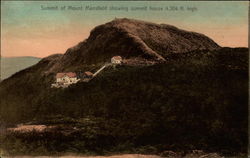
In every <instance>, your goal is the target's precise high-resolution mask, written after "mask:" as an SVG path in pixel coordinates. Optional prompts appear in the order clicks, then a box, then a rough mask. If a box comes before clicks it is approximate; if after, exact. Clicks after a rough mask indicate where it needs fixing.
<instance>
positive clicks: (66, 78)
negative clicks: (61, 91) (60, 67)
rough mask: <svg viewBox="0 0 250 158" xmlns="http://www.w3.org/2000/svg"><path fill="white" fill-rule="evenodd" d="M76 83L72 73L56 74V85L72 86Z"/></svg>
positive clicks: (75, 77) (74, 75)
mask: <svg viewBox="0 0 250 158" xmlns="http://www.w3.org/2000/svg"><path fill="white" fill-rule="evenodd" d="M77 81H78V79H77V75H76V73H74V72H67V73H62V72H61V73H57V74H56V83H58V84H73V83H76V82H77Z"/></svg>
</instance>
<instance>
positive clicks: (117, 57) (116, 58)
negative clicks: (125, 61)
mask: <svg viewBox="0 0 250 158" xmlns="http://www.w3.org/2000/svg"><path fill="white" fill-rule="evenodd" d="M112 59H115V60H122V57H121V56H113V57H112Z"/></svg>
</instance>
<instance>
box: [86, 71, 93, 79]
mask: <svg viewBox="0 0 250 158" xmlns="http://www.w3.org/2000/svg"><path fill="white" fill-rule="evenodd" d="M93 75H94V74H93V73H92V72H90V71H86V72H84V78H92V77H93Z"/></svg>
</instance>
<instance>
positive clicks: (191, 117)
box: [0, 48, 248, 154]
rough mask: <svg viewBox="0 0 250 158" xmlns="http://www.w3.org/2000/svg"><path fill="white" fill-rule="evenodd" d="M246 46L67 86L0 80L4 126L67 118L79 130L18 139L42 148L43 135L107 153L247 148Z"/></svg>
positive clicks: (62, 146) (50, 145) (53, 145)
mask: <svg viewBox="0 0 250 158" xmlns="http://www.w3.org/2000/svg"><path fill="white" fill-rule="evenodd" d="M247 51H248V50H247V49H225V48H224V49H222V50H220V51H217V52H200V53H199V54H197V53H189V54H186V55H184V54H183V55H182V54H177V55H175V56H169V62H168V63H165V64H160V65H154V66H150V67H128V66H121V67H118V68H117V69H107V70H106V71H105V72H104V73H102V74H101V75H99V76H98V77H97V78H95V79H94V80H92V81H91V82H89V83H78V84H76V85H73V86H72V87H70V88H68V89H64V90H59V89H54V90H52V89H49V88H48V89H46V86H44V85H42V82H45V83H46V82H48V81H44V80H43V79H41V81H39V78H37V79H38V81H36V82H34V84H31V85H26V84H27V80H29V77H26V79H25V82H21V83H18V84H17V86H18V87H19V89H17V90H12V89H10V90H9V91H10V93H8V94H6V93H3V91H1V90H3V89H4V87H5V86H6V85H7V84H5V85H2V87H1V89H0V96H1V97H3V98H5V99H4V100H1V104H0V105H1V110H2V112H1V115H0V116H2V121H3V122H5V123H6V122H13V123H15V122H16V123H17V122H22V121H31V120H33V121H34V120H35V122H38V123H48V124H51V123H54V124H55V123H56V124H58V123H60V124H61V123H62V124H66V123H67V122H68V123H69V124H68V125H67V126H66V127H71V126H77V127H79V128H80V129H81V130H80V131H76V132H75V133H74V132H73V133H71V134H69V135H67V136H65V135H64V134H63V132H61V133H60V132H59V133H58V132H56V131H55V134H52V135H51V134H48V133H47V134H46V133H45V134H44V135H42V136H41V135H40V136H37V135H35V134H34V137H32V136H30V135H27V136H28V137H29V138H30V139H28V137H27V136H19V139H20V141H22V140H25V143H26V145H27V144H30V143H33V145H32V146H33V147H39V144H37V142H39V140H43V141H42V142H43V143H44V144H43V143H42V144H43V145H44V148H46V150H49V151H51V150H52V151H65V150H70V151H74V152H86V151H91V152H97V153H103V152H104V151H110V152H112V151H125V150H129V151H131V149H137V148H141V147H142V148H143V146H144V147H145V146H149V147H146V149H144V148H143V150H147V151H149V153H152V152H155V151H158V150H163V149H173V150H186V149H197V148H199V149H205V150H212V151H221V152H224V153H230V154H233V153H234V152H236V153H238V152H244V153H245V152H246V149H247V107H248V53H247ZM38 74H39V73H37V74H33V75H34V76H36V75H38ZM26 76H27V75H26ZM34 76H33V77H34ZM8 85H9V86H10V85H11V83H8ZM23 85H26V87H24V86H23ZM38 85H40V86H38ZM15 86H16V85H15ZM34 88H36V89H34ZM31 92H32V93H31ZM14 96H15V98H14ZM24 97H26V98H28V99H25V100H24V99H23V98H24ZM3 111H4V113H3ZM55 116H58V118H59V119H58V118H56V117H55ZM86 118H87V119H88V120H90V122H89V121H87V122H86ZM62 131H63V130H62ZM27 139H28V141H26V140H27ZM62 139H63V140H64V143H62V142H61V140H62ZM58 142H60V143H59V144H58ZM46 143H47V144H46ZM150 146H152V148H151V147H150ZM27 148H28V149H29V148H32V147H31V146H30V145H27ZM29 150H30V151H32V150H31V149H29ZM25 151H28V150H25ZM229 151H230V152H229Z"/></svg>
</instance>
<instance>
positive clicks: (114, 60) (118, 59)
mask: <svg viewBox="0 0 250 158" xmlns="http://www.w3.org/2000/svg"><path fill="white" fill-rule="evenodd" d="M111 63H112V64H121V63H122V57H121V56H114V57H112V58H111Z"/></svg>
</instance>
